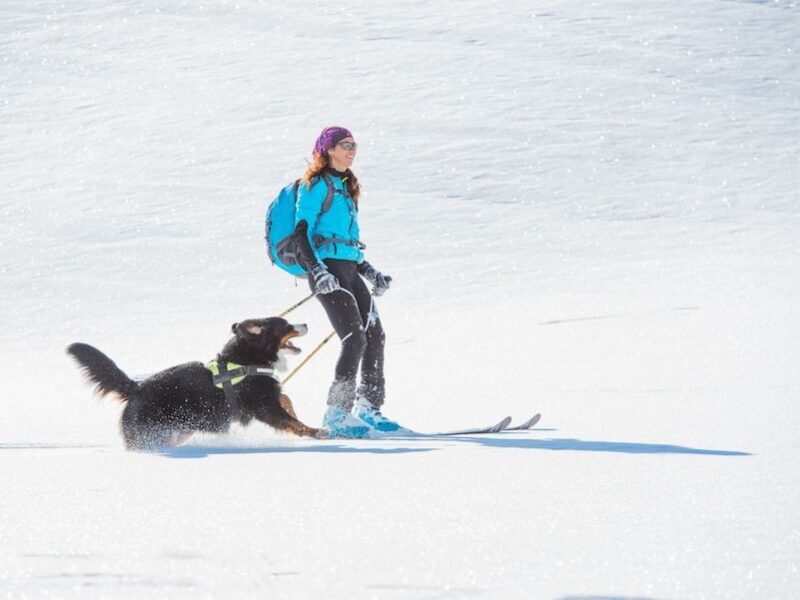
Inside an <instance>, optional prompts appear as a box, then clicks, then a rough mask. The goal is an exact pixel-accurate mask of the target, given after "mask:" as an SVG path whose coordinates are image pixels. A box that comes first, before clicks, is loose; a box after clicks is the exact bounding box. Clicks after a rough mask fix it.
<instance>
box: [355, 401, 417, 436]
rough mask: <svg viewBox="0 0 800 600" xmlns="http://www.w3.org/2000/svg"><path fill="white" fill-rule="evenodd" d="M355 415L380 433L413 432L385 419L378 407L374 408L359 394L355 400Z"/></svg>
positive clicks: (397, 433)
mask: <svg viewBox="0 0 800 600" xmlns="http://www.w3.org/2000/svg"><path fill="white" fill-rule="evenodd" d="M356 416H357V417H358V418H359V419H361V421H363V422H364V423H366V424H367V425H369V426H370V427H372V428H374V429H376V430H378V431H380V432H381V433H390V434H394V435H409V434H411V433H413V432H412V431H411V430H410V429H406V428H405V427H401V426H400V425H399V424H398V423H397V422H396V421H392V420H391V419H387V418H386V417H385V416H384V415H383V413H381V411H380V409H379V408H375V407H374V406H373V405H372V404H371V403H370V402H369V400H367V399H366V398H364V397H363V396H359V397H358V400H357V401H356Z"/></svg>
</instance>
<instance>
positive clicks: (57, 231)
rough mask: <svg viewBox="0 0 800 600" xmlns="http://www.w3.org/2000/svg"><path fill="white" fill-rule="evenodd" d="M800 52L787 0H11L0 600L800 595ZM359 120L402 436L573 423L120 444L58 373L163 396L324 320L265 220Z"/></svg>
mask: <svg viewBox="0 0 800 600" xmlns="http://www.w3.org/2000/svg"><path fill="white" fill-rule="evenodd" d="M798 40H800V7H798V4H797V3H796V2H793V1H782V0H779V1H773V2H757V1H734V0H729V1H723V0H704V1H699V0H686V1H682V2H658V1H655V0H649V1H642V2H636V3H633V2H621V1H618V0H610V1H608V2H603V3H589V2H579V1H577V0H562V1H560V2H553V1H541V2H538V1H537V2H525V1H523V0H516V1H512V0H508V1H504V2H491V1H488V0H484V1H477V0H461V1H459V2H449V3H429V2H422V1H421V0H416V1H409V2H399V1H398V2H388V1H385V0H376V1H374V2H370V3H360V2H352V1H350V0H345V1H343V2H340V3H322V2H319V0H312V1H309V2H304V3H302V4H298V5H292V4H281V3H277V2H267V1H262V2H258V1H255V0H240V1H238V2H229V1H223V0H220V1H216V2H212V1H210V0H207V1H196V0H186V1H182V2H177V1H174V2H164V1H155V0H138V1H131V0H117V1H109V0H80V1H78V0H76V1H74V2H64V1H56V0H4V1H3V2H2V4H1V5H0V57H1V58H0V184H1V185H2V189H3V194H2V199H0V207H1V210H2V214H1V216H2V218H0V277H2V293H1V294H0V303H1V304H0V308H1V309H2V310H0V319H2V323H0V324H1V325H2V327H1V329H2V340H1V342H0V361H2V364H3V365H4V366H5V368H4V370H3V372H4V377H3V378H2V380H0V399H1V400H2V410H0V482H2V483H1V485H2V493H0V596H1V597H4V598H42V597H55V598H82V599H83V598H140V597H158V598H192V599H195V598H205V597H215V598H220V597H233V598H304V597H306V598H312V597H313V598H390V599H412V598H414V599H416V598H420V599H434V598H437V599H438V598H553V599H559V600H567V599H570V600H577V599H583V600H588V599H600V598H647V599H659V600H662V599H677V598H709V599H720V598H759V599H762V598H786V599H789V598H798V597H800V477H798V475H799V473H798V461H800V443H799V442H798V430H800V413H799V411H798V409H797V402H798V395H799V394H800V375H798V357H799V356H800V352H798V350H800V346H799V345H798V339H800V319H798V308H797V306H798V301H800V294H798V292H799V291H800V235H799V234H800V209H799V208H798V206H800V192H799V191H798V190H800V66H799V65H798V52H800V48H799V47H798ZM330 124H342V125H346V126H348V127H350V128H351V129H352V130H353V131H354V132H355V134H356V138H357V139H358V141H359V143H360V149H359V155H358V158H357V162H356V165H355V166H356V169H357V173H358V174H359V177H360V178H361V181H362V183H363V186H364V190H365V192H364V199H363V202H362V213H361V219H362V228H363V231H364V241H365V242H366V243H367V244H368V246H369V248H368V250H367V255H368V258H369V260H370V261H371V262H372V263H373V264H375V265H376V266H378V268H380V269H382V270H384V271H385V272H387V273H389V274H391V275H392V276H393V277H394V284H393V287H392V289H391V290H390V292H389V293H388V294H387V295H386V296H385V297H383V298H381V299H380V301H379V304H380V309H381V314H382V317H383V319H384V322H385V328H386V330H387V335H388V342H387V344H388V345H387V352H388V356H387V376H388V380H389V398H388V401H387V405H386V413H387V414H389V415H390V416H392V417H395V418H397V419H399V420H400V421H402V422H403V423H405V424H407V425H409V426H411V427H415V428H417V429H420V430H440V429H448V428H459V427H467V426H471V425H480V424H488V423H491V422H496V421H497V420H499V419H500V418H502V417H503V416H505V415H506V414H511V415H513V416H514V417H515V419H516V420H517V421H520V420H523V419H527V418H528V417H529V416H531V414H533V413H534V412H539V411H541V412H542V413H543V415H544V418H543V420H542V421H541V423H540V424H539V426H537V428H536V430H535V431H533V432H530V433H527V434H506V435H496V436H488V437H482V438H478V437H476V438H469V439H468V438H458V439H449V440H424V441H413V442H412V441H357V442H353V441H341V440H337V441H324V442H319V441H304V440H298V439H295V438H290V437H285V436H280V435H277V434H275V433H274V432H272V431H271V430H269V429H268V428H266V427H263V426H261V425H259V424H256V425H253V426H251V427H250V428H248V429H247V430H236V431H233V432H232V433H230V434H229V435H227V436H224V437H221V438H214V437H205V438H200V439H196V440H194V441H193V442H191V443H190V444H188V445H187V446H185V447H183V448H180V449H176V450H170V451H165V452H160V453H128V452H125V451H124V450H123V448H122V444H121V441H120V438H119V436H118V433H117V417H118V413H119V410H120V408H119V406H118V405H116V404H114V403H111V402H105V403H101V402H97V401H96V400H95V399H94V398H92V396H91V391H90V388H89V387H88V386H86V385H85V384H84V383H83V381H82V379H81V377H80V375H79V373H78V370H77V369H76V368H75V366H74V365H73V364H72V363H71V362H70V361H69V360H68V359H67V357H66V356H65V354H64V352H63V350H64V347H65V346H66V345H67V344H68V343H70V342H73V341H86V342H89V343H92V344H94V345H96V346H98V347H99V348H101V349H102V350H103V351H105V352H106V353H108V354H109V355H110V356H111V357H112V358H114V359H115V360H116V361H117V362H118V364H119V365H120V366H121V367H122V368H123V369H125V370H126V371H127V372H128V373H130V374H140V373H148V372H153V371H156V370H159V369H161V368H165V367H167V366H170V365H173V364H177V363H180V362H183V361H187V360H197V359H199V360H206V359H210V358H212V357H213V356H214V355H215V354H216V352H217V351H218V350H219V349H220V348H221V346H222V345H223V343H224V342H225V341H226V339H227V336H228V331H229V326H230V324H231V323H232V322H234V321H238V320H241V319H243V318H246V317H254V316H268V315H272V314H276V313H278V312H279V311H281V310H282V309H284V308H285V307H287V306H289V305H290V304H292V303H294V302H295V301H297V300H299V299H300V298H302V297H303V296H304V295H305V294H306V287H305V284H303V283H301V284H300V285H295V284H294V283H293V282H292V280H291V278H289V277H287V276H285V275H284V274H283V273H281V272H279V271H278V270H277V269H274V268H272V267H271V266H270V265H269V264H268V263H267V262H266V261H265V257H264V251H263V247H262V236H263V230H262V223H263V212H264V209H265V206H266V202H267V199H268V198H269V197H271V196H273V195H274V194H275V193H276V192H277V191H278V189H279V188H280V187H282V186H283V185H284V184H285V183H286V182H287V181H288V180H290V179H291V178H293V177H295V176H297V175H298V174H299V173H300V172H301V170H302V169H303V166H304V162H303V161H304V158H305V157H307V156H308V154H309V151H310V148H311V147H312V144H313V140H314V138H315V136H316V134H317V133H318V131H319V130H320V129H321V128H322V127H324V126H326V125H330ZM293 319H296V320H298V321H303V322H307V323H308V324H309V326H310V328H311V333H310V335H309V336H308V337H307V338H305V339H304V340H303V347H304V349H305V350H306V352H308V351H310V349H311V348H312V347H313V345H314V343H315V341H316V340H318V339H321V338H322V337H323V336H324V335H325V334H327V333H328V331H329V330H330V326H329V325H328V324H327V323H326V321H325V320H324V317H323V314H322V310H321V309H320V307H319V306H318V305H315V304H314V305H311V304H309V305H307V306H305V307H303V308H302V309H300V310H298V311H297V312H296V314H294V315H293ZM335 356H336V347H335V344H332V346H329V347H326V348H325V349H324V351H323V352H321V353H320V355H319V357H318V358H316V359H315V360H314V361H312V362H311V363H310V364H309V366H308V367H307V368H306V369H305V370H304V371H303V372H301V374H300V375H298V377H297V378H296V379H295V380H293V381H292V382H291V383H290V384H288V385H287V392H289V393H290V395H291V396H292V397H293V399H294V401H295V404H296V407H297V409H298V412H299V414H300V416H301V418H302V419H303V420H305V421H306V422H308V423H311V424H316V423H318V422H319V421H320V419H321V416H322V413H323V410H324V394H325V391H326V388H327V384H328V382H329V380H330V377H331V373H332V369H333V362H334V360H335Z"/></svg>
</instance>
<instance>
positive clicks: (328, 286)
mask: <svg viewBox="0 0 800 600" xmlns="http://www.w3.org/2000/svg"><path fill="white" fill-rule="evenodd" d="M308 274H309V275H311V277H313V278H314V289H315V290H316V292H317V293H318V294H330V293H332V292H335V291H336V290H340V289H342V286H340V285H339V280H338V279H336V277H334V276H333V275H331V274H330V273H329V272H328V269H326V268H325V265H317V266H316V267H314V268H313V269H311V270H310V271H309V272H308Z"/></svg>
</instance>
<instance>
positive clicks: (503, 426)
mask: <svg viewBox="0 0 800 600" xmlns="http://www.w3.org/2000/svg"><path fill="white" fill-rule="evenodd" d="M541 418H542V415H541V414H539V413H536V414H535V415H533V416H532V417H531V418H530V419H528V420H527V421H525V422H524V423H522V424H520V425H515V426H514V427H509V425H511V417H506V418H505V419H503V420H502V421H500V422H499V423H497V424H495V425H491V426H489V427H474V428H471V429H458V430H455V431H440V432H438V433H413V434H411V435H410V436H408V437H425V438H431V437H445V436H454V435H480V434H486V433H505V432H508V431H527V430H529V429H530V428H532V427H533V426H534V425H536V424H537V423H538V422H539V420H540V419H541Z"/></svg>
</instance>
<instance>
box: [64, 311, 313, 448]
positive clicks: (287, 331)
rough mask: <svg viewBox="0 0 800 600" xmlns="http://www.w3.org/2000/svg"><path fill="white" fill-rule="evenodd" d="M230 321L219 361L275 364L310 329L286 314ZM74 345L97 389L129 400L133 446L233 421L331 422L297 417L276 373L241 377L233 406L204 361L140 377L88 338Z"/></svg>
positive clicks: (125, 416) (307, 430) (290, 426)
mask: <svg viewBox="0 0 800 600" xmlns="http://www.w3.org/2000/svg"><path fill="white" fill-rule="evenodd" d="M231 329H232V331H233V334H234V337H233V338H231V340H230V341H228V343H227V344H226V345H225V347H224V348H223V349H222V352H220V353H219V355H218V356H217V361H218V362H219V363H220V364H222V363H229V362H232V363H236V364H238V365H258V366H266V367H270V368H274V367H275V366H276V365H277V364H278V362H279V360H280V357H279V356H278V352H279V351H280V350H286V351H291V352H299V350H298V349H297V348H295V347H294V346H293V345H292V344H291V343H290V342H289V340H290V339H291V338H292V337H296V336H298V335H303V334H304V333H305V330H306V328H305V326H304V325H291V324H289V323H288V322H287V321H286V320H284V319H282V318H280V317H271V318H268V319H248V320H246V321H243V322H241V323H234V324H233V326H232V327H231ZM67 353H68V354H70V355H72V357H73V358H74V359H75V360H76V361H77V362H78V363H79V364H80V366H81V367H82V369H83V371H84V373H85V374H86V377H87V379H88V380H89V381H90V382H91V383H95V384H96V389H95V391H96V393H98V394H99V395H101V396H106V395H109V394H113V395H116V396H117V397H118V398H119V399H120V400H122V401H123V402H125V409H124V411H123V413H122V419H121V421H120V427H121V430H122V437H123V438H124V440H125V444H126V446H127V447H128V449H130V450H143V449H152V448H159V447H164V446H170V445H175V444H178V443H181V442H182V441H185V439H187V438H188V437H191V435H192V434H194V433H195V432H200V431H202V432H212V433H222V432H225V431H227V430H228V428H229V427H230V425H231V423H234V422H238V423H241V424H242V425H247V424H248V423H250V421H252V420H253V419H258V420H259V421H262V422H264V423H266V424H267V425H270V426H272V427H274V428H275V429H277V430H280V431H288V432H291V433H294V434H296V435H300V436H311V437H324V430H320V429H314V428H312V427H308V426H306V425H304V424H303V423H301V422H300V421H299V420H297V418H296V415H295V414H294V409H293V408H292V405H291V401H290V400H289V398H288V397H287V396H284V395H283V394H281V387H280V384H279V383H278V382H277V381H276V380H275V379H273V378H272V377H269V376H264V375H257V376H255V375H249V376H247V377H246V378H245V379H244V380H243V381H241V382H240V383H237V384H236V385H234V386H233V391H234V394H235V395H236V396H235V397H236V402H235V404H237V405H238V407H234V409H233V410H232V409H231V408H230V407H229V406H228V402H227V401H226V399H225V393H224V392H223V390H221V389H219V388H217V387H215V386H214V383H213V376H212V374H211V372H210V371H209V370H208V369H206V368H205V366H204V365H203V363H200V362H190V363H186V364H183V365H178V366H175V367H171V368H169V369H166V370H164V371H160V372H158V373H156V374H155V375H152V376H150V377H148V378H147V379H145V380H143V381H140V382H137V381H134V380H133V379H131V378H130V377H128V376H127V375H126V374H125V373H123V372H122V370H120V369H119V367H117V365H115V364H114V362H113V361H112V360H111V359H110V358H108V357H107V356H106V355H105V354H103V353H102V352H100V351H99V350H98V349H97V348H94V347H92V346H89V345H88V344H82V343H76V344H71V345H70V346H69V347H68V348H67ZM232 413H235V414H232Z"/></svg>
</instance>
